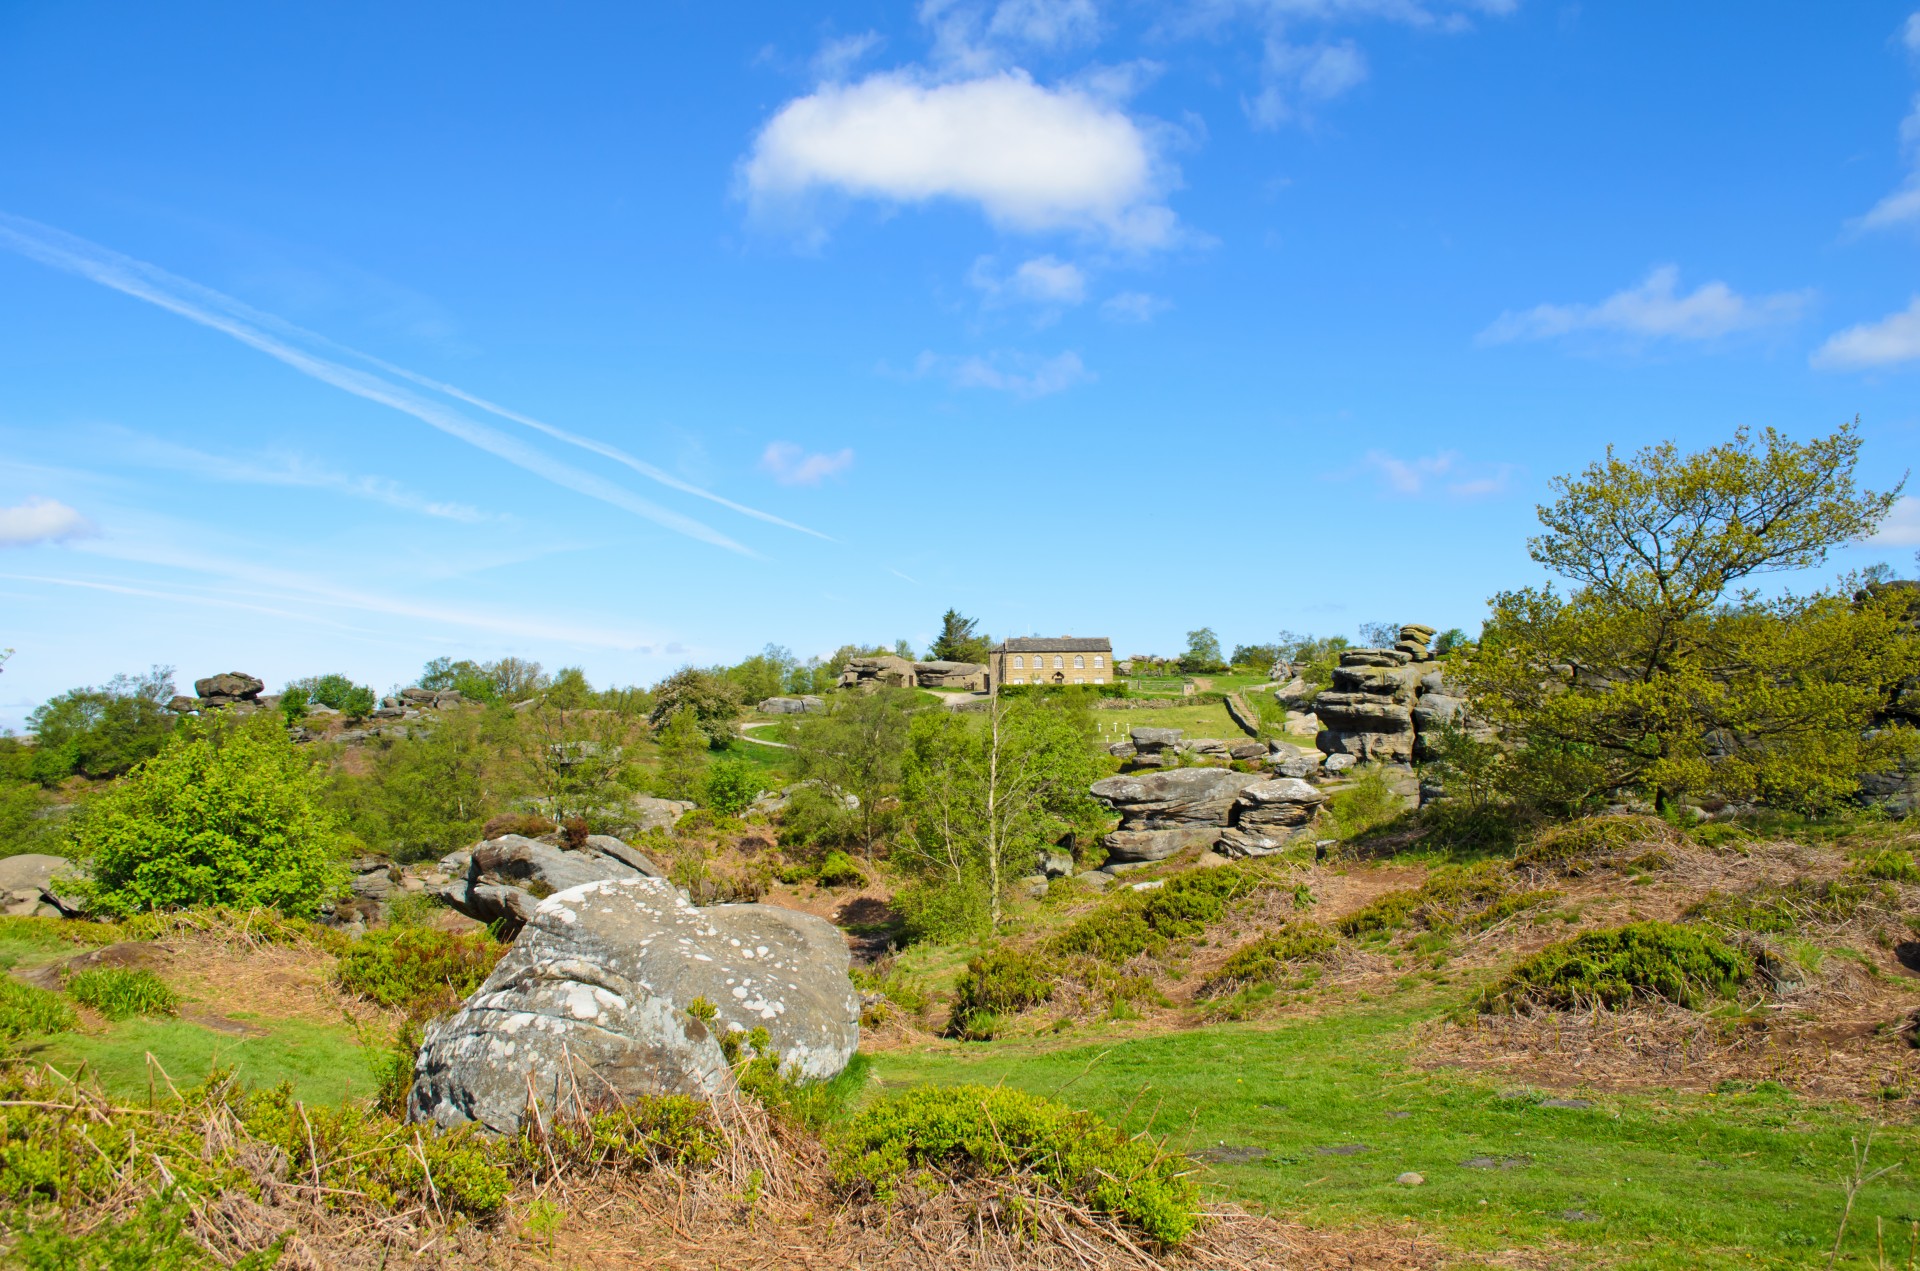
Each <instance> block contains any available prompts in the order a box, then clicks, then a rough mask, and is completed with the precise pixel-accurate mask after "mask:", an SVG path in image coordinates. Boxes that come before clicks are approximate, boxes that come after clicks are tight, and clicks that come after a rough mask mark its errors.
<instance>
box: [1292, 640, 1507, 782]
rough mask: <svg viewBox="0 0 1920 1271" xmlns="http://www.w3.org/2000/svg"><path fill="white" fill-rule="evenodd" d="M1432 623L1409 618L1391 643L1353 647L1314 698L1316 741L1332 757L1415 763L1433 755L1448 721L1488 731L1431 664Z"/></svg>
mask: <svg viewBox="0 0 1920 1271" xmlns="http://www.w3.org/2000/svg"><path fill="white" fill-rule="evenodd" d="M1432 638H1433V628H1432V627H1426V626H1420V625H1417V624H1408V625H1407V626H1404V627H1401V628H1400V639H1399V641H1398V642H1397V643H1395V645H1394V646H1393V647H1392V648H1391V649H1348V650H1346V651H1345V652H1343V653H1342V654H1341V655H1340V665H1339V666H1338V667H1336V668H1334V672H1333V684H1332V685H1331V686H1330V687H1328V688H1327V689H1325V690H1323V691H1322V692H1321V693H1320V694H1319V695H1318V696H1317V697H1315V698H1314V699H1313V710H1314V714H1315V715H1316V716H1317V717H1318V720H1319V725H1320V730H1319V733H1318V735H1317V737H1316V738H1315V744H1316V745H1318V746H1319V748H1320V749H1321V750H1322V751H1323V752H1325V753H1326V754H1328V755H1349V756H1351V757H1353V758H1354V759H1356V760H1368V759H1370V760H1375V761H1377V762H1383V763H1402V764H1404V763H1411V762H1413V761H1414V760H1416V759H1418V760H1425V759H1428V758H1430V757H1431V747H1432V744H1433V741H1434V739H1436V738H1438V737H1439V736H1440V734H1441V733H1442V732H1443V731H1444V730H1445V729H1447V728H1448V727H1451V726H1458V727H1461V728H1464V729H1466V730H1468V731H1470V732H1474V733H1476V734H1478V733H1481V732H1483V731H1484V730H1482V729H1480V728H1479V727H1478V726H1477V725H1476V724H1475V722H1474V721H1473V720H1472V719H1471V717H1470V716H1469V714H1468V712H1467V703H1466V701H1465V699H1464V698H1462V697H1461V696H1459V695H1458V694H1457V693H1453V692H1449V691H1448V689H1449V688H1450V687H1451V685H1449V684H1448V683H1447V682H1446V680H1445V678H1444V677H1443V676H1442V674H1441V673H1440V671H1439V670H1438V669H1436V668H1435V667H1433V666H1432V665H1431V664H1432V662H1433V654H1432V653H1430V652H1428V650H1427V642H1428V641H1429V640H1431V639H1432Z"/></svg>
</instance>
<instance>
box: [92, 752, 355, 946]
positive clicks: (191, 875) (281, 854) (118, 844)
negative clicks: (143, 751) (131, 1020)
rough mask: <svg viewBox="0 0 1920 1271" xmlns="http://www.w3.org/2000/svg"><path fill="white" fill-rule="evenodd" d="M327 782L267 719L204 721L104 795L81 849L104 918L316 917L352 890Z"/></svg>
mask: <svg viewBox="0 0 1920 1271" xmlns="http://www.w3.org/2000/svg"><path fill="white" fill-rule="evenodd" d="M320 795H321V789H320V783H319V779H318V778H317V777H316V775H315V774H314V772H313V769H312V768H311V766H310V765H309V764H308V762H307V760H306V758H305V757H304V756H302V755H301V754H300V753H299V752H298V751H296V750H295V749H294V745H293V742H292V741H291V740H290V739H289V738H288V736H287V733H286V730H285V729H284V728H282V727H281V726H280V724H279V722H278V721H277V720H276V719H274V718H273V717H271V716H268V715H255V716H253V717H251V718H249V719H245V720H240V721H233V720H228V719H224V718H215V719H211V720H205V721H194V722H193V723H191V724H189V725H187V727H186V731H185V732H184V733H183V734H182V735H180V736H179V737H177V738H176V739H175V740H174V741H173V742H172V743H171V744H170V745H169V746H168V747H167V749H166V750H164V751H163V752H161V753H160V754H158V755H156V756H154V757H153V758H152V759H149V760H147V761H146V762H145V763H144V764H142V765H140V767H138V768H137V769H135V770H134V771H133V773H131V774H130V775H129V776H128V778H127V779H126V781H124V782H123V783H121V784H120V785H118V786H116V787H114V788H113V789H110V790H107V791H104V792H103V793H101V794H100V795H99V796H98V797H97V798H96V799H95V800H94V802H93V803H92V805H91V806H90V807H89V808H88V809H87V813H86V815H85V816H84V817H83V818H82V819H81V821H80V824H79V825H78V826H77V827H76V829H75V833H74V838H73V846H74V849H75V851H76V852H77V853H78V854H79V855H80V856H81V857H82V858H83V859H85V861H86V862H87V865H88V866H89V869H90V873H91V877H90V878H85V879H81V880H78V881H77V882H75V883H74V884H73V890H74V891H75V892H76V893H78V894H79V895H80V896H82V897H84V898H85V899H86V900H87V901H88V902H89V903H90V904H91V906H92V908H93V910H94V912H96V913H100V914H103V915H106V916H109V917H124V916H126V915H129V914H134V913H139V912H142V911H145V910H152V909H179V908H187V907H190V906H207V905H231V906H233V907H235V908H268V909H277V910H280V911H281V912H282V913H286V914H291V915H299V916H312V915H313V914H315V913H317V912H318V911H319V909H320V907H321V905H322V904H324V903H325V902H327V901H329V900H331V899H333V898H334V897H335V896H337V895H339V894H341V893H342V892H343V891H344V890H345V884H346V872H345V870H344V869H343V868H342V866H341V864H340V861H339V856H340V852H341V848H342V841H341V836H340V834H339V831H338V830H337V829H336V827H335V824H334V822H333V820H332V818H331V817H330V816H329V815H328V814H327V813H326V812H325V811H323V810H322V806H321V801H320Z"/></svg>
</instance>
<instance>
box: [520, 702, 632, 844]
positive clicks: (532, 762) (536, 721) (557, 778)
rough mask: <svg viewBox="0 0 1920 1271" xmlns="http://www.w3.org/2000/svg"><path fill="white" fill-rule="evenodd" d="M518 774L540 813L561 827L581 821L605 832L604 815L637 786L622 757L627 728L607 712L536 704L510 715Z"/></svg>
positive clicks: (605, 820)
mask: <svg viewBox="0 0 1920 1271" xmlns="http://www.w3.org/2000/svg"><path fill="white" fill-rule="evenodd" d="M513 714H514V715H515V716H517V717H518V720H519V729H518V732H517V735H516V738H515V741H516V748H517V750H518V752H519V757H520V764H521V773H522V775H523V777H524V778H525V780H526V781H527V783H528V785H529V786H530V787H531V788H532V791H533V794H534V796H535V797H536V798H537V799H538V800H539V803H540V807H541V810H542V811H544V812H546V813H547V814H548V815H550V816H552V817H553V819H554V820H556V821H558V822H560V823H561V824H563V825H564V824H566V823H567V822H569V821H571V820H573V819H575V818H581V819H584V820H585V821H587V822H588V823H589V825H590V826H591V827H593V828H601V829H604V828H610V826H609V825H608V822H609V821H611V820H614V819H616V818H615V817H613V816H611V815H610V810H611V809H614V808H617V807H618V806H619V805H620V804H622V803H624V802H626V799H627V796H628V795H630V794H631V793H632V792H633V791H634V790H635V789H637V788H638V784H639V780H640V777H639V772H638V770H637V769H635V768H634V767H633V766H632V765H631V764H629V763H628V761H627V758H626V743H627V734H628V731H629V729H631V728H632V727H634V725H632V724H631V723H630V722H629V721H627V720H626V719H623V718H622V717H621V716H620V715H618V714H617V713H614V712H608V711H584V710H576V711H566V710H561V709H559V708H558V707H556V706H554V705H552V704H551V703H550V702H547V701H541V702H539V703H538V704H536V705H535V706H533V707H532V708H531V709H526V710H520V711H515V712H513Z"/></svg>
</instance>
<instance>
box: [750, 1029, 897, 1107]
mask: <svg viewBox="0 0 1920 1271" xmlns="http://www.w3.org/2000/svg"><path fill="white" fill-rule="evenodd" d="M753 1031H754V1032H755V1033H758V1034H759V1035H760V1036H759V1037H757V1038H750V1039H749V1042H750V1044H751V1045H752V1046H754V1048H755V1049H756V1050H761V1051H764V1048H765V1047H766V1045H767V1038H766V1030H765V1029H763V1028H756V1029H754V1030H753ZM872 1066H873V1061H872V1060H870V1059H868V1058H867V1057H866V1056H865V1055H861V1054H855V1055H854V1056H853V1058H852V1059H850V1060H849V1061H848V1062H847V1066H846V1067H845V1068H842V1069H841V1070H840V1071H839V1072H837V1073H835V1074H834V1075H833V1076H832V1077H830V1078H828V1079H827V1080H825V1081H817V1080H812V1079H809V1078H804V1077H802V1076H800V1075H799V1072H798V1070H797V1069H795V1068H794V1067H792V1066H791V1065H789V1066H787V1067H784V1068H783V1067H782V1066H781V1063H780V1058H779V1056H777V1055H774V1054H769V1053H761V1054H757V1055H755V1056H754V1057H753V1058H752V1059H750V1060H748V1061H747V1062H746V1063H745V1064H743V1065H741V1066H740V1068H739V1069H738V1070H737V1071H738V1074H739V1080H740V1089H741V1090H742V1091H743V1092H744V1093H746V1094H749V1095H751V1096H753V1097H754V1098H755V1099H757V1100H759V1101H760V1103H761V1105H762V1106H763V1107H765V1108H766V1109H767V1110H768V1111H770V1112H773V1113H775V1114H777V1115H779V1116H781V1117H784V1118H786V1119H787V1120H789V1121H793V1122H797V1123H798V1124H800V1125H803V1126H805V1127H807V1128H808V1129H810V1130H814V1131H816V1132H817V1131H819V1130H823V1129H825V1128H826V1127H827V1126H828V1125H829V1124H830V1123H832V1122H834V1121H837V1120H839V1119H841V1117H842V1115H843V1114H844V1112H845V1110H846V1109H847V1108H848V1107H849V1106H851V1105H852V1103H853V1101H854V1100H855V1099H856V1098H857V1097H858V1096H859V1094H860V1091H861V1090H862V1089H863V1088H864V1087H865V1086H866V1084H867V1082H868V1080H869V1079H870V1078H869V1072H870V1070H871V1068H872Z"/></svg>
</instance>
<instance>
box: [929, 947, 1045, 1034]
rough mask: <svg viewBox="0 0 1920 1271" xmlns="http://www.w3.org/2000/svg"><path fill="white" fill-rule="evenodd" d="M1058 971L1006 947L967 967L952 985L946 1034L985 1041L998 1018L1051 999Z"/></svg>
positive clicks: (1029, 952) (1038, 957)
mask: <svg viewBox="0 0 1920 1271" xmlns="http://www.w3.org/2000/svg"><path fill="white" fill-rule="evenodd" d="M1058 974H1059V971H1058V968H1056V967H1055V966H1054V965H1053V964H1052V963H1050V962H1049V961H1047V960H1046V959H1045V958H1044V957H1042V956H1041V955H1040V954H1038V953H1036V952H1034V951H1032V950H1015V949H1010V948H1006V947H1004V946H1003V947H1001V948H998V949H994V950H992V951H991V952H988V953H983V954H981V955H980V956H979V957H977V958H975V959H973V961H971V962H969V963H967V969H966V970H965V971H963V972H961V974H960V978H959V980H958V981H957V982H956V983H955V984H954V990H955V993H956V996H955V998H954V1003H953V1015H952V1018H951V1019H950V1020H949V1021H948V1024H947V1032H948V1034H949V1035H951V1036H954V1037H964V1038H966V1039H968V1040H969V1041H988V1040H991V1038H992V1037H993V1033H994V1030H995V1028H996V1027H997V1025H998V1022H999V1021H998V1019H997V1017H998V1016H999V1015H1002V1014H1008V1015H1013V1014H1018V1013H1019V1012H1021V1011H1024V1010H1027V1009H1028V1008H1030V1007H1034V1006H1038V1005H1040V1004H1041V1003H1042V1002H1045V1001H1048V1000H1050V999H1051V998H1052V997H1053V981H1054V977H1055V976H1056V975H1058Z"/></svg>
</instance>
